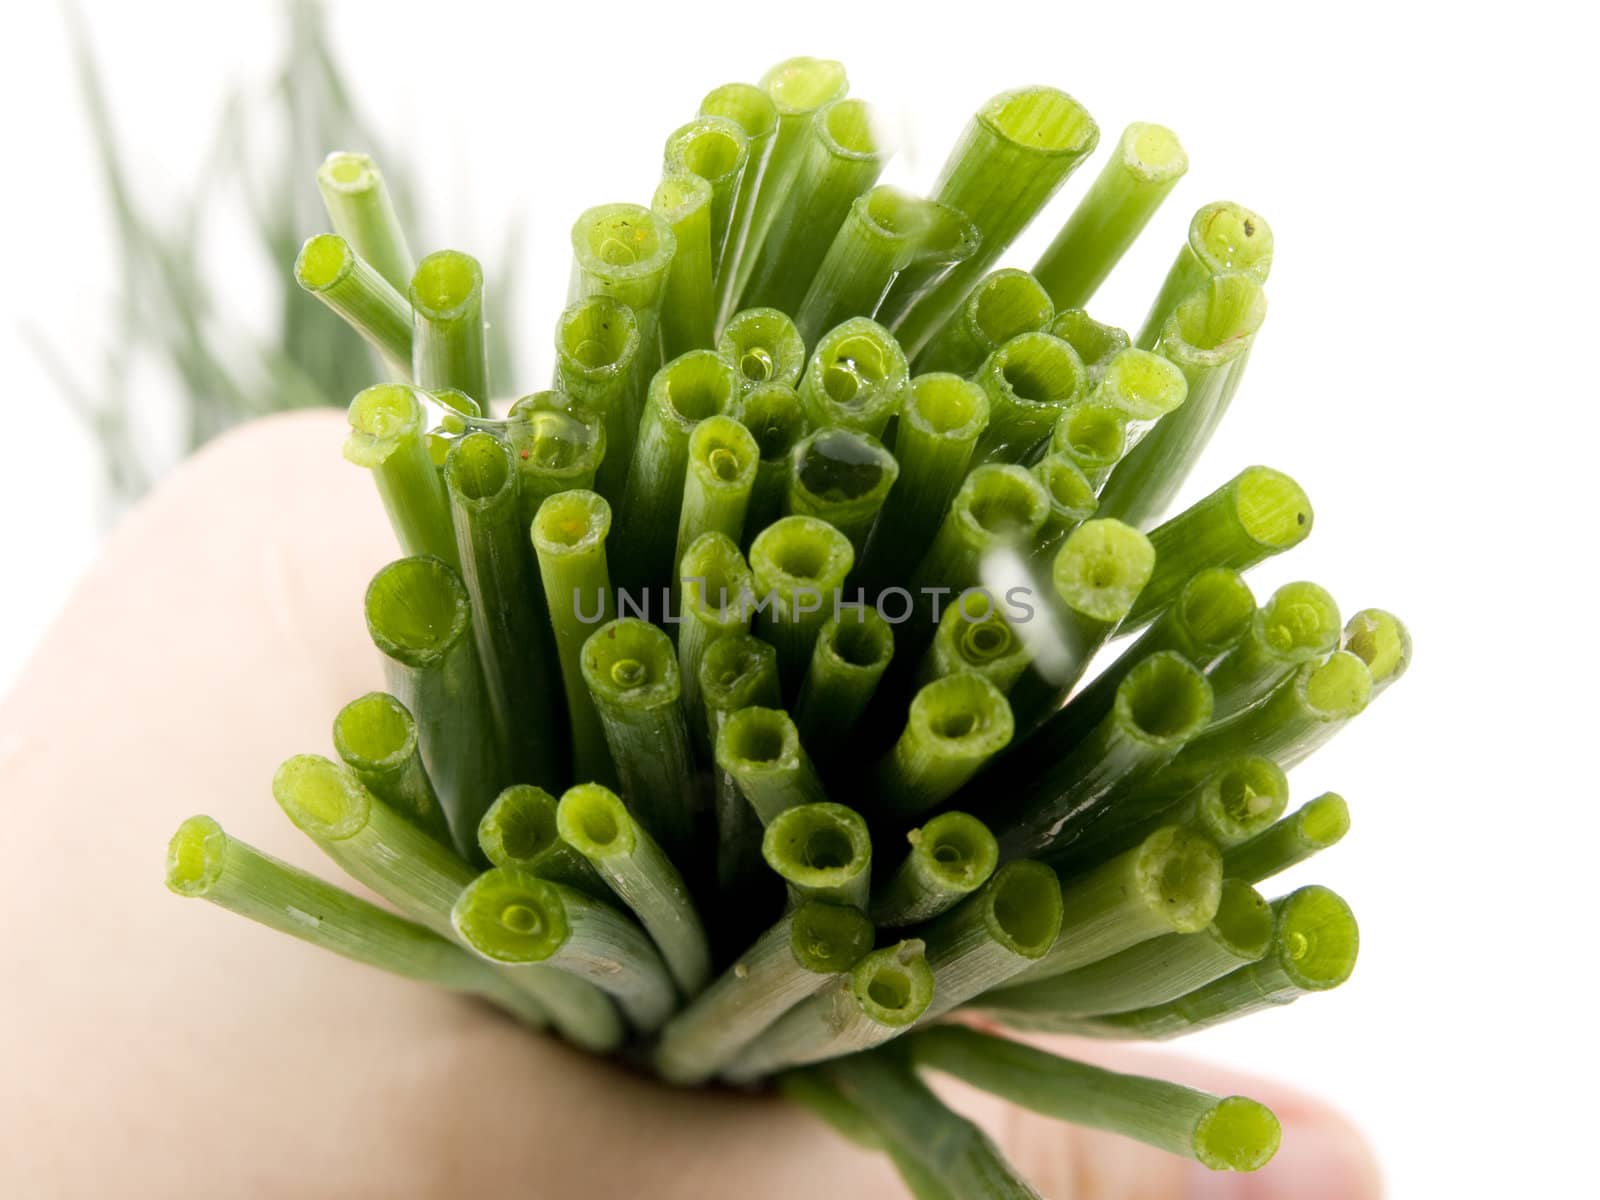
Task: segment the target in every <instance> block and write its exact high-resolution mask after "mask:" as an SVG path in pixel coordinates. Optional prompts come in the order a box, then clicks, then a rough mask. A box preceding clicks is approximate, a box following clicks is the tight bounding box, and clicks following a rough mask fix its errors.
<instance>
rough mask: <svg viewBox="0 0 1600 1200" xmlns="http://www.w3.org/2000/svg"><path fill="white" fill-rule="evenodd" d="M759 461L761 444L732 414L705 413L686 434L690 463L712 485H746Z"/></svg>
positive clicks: (754, 472) (719, 486) (749, 482)
mask: <svg viewBox="0 0 1600 1200" xmlns="http://www.w3.org/2000/svg"><path fill="white" fill-rule="evenodd" d="M760 463H761V447H760V446H758V445H756V439H755V437H754V435H753V434H751V432H750V431H749V430H748V429H746V428H745V427H744V426H743V425H741V424H740V423H739V422H738V421H735V420H734V419H733V418H732V417H725V416H722V415H721V414H718V415H716V416H713V417H707V418H706V419H705V420H703V421H701V422H700V423H699V424H698V425H696V426H695V430H694V432H693V433H692V434H690V435H689V464H690V469H691V470H693V471H694V472H695V474H696V475H698V476H699V477H700V478H701V479H702V480H703V481H704V482H705V483H706V484H707V485H709V486H711V487H713V488H748V487H749V486H750V484H751V483H752V482H753V481H754V479H755V477H756V467H757V466H759V465H760Z"/></svg>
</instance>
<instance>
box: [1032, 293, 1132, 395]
mask: <svg viewBox="0 0 1600 1200" xmlns="http://www.w3.org/2000/svg"><path fill="white" fill-rule="evenodd" d="M1045 332H1046V333H1053V334H1055V335H1056V337H1058V338H1060V339H1061V340H1062V341H1064V342H1066V343H1067V345H1069V346H1071V347H1072V348H1073V349H1074V350H1076V351H1077V352H1078V357H1079V358H1081V359H1082V360H1083V365H1084V368H1085V369H1086V370H1087V371H1088V372H1089V382H1090V383H1099V382H1100V378H1101V376H1103V375H1104V374H1105V373H1106V368H1107V367H1109V366H1110V365H1111V360H1112V359H1114V358H1115V357H1116V356H1117V355H1118V354H1121V353H1122V352H1123V351H1124V350H1126V349H1127V348H1128V347H1129V346H1130V345H1132V344H1133V343H1132V339H1131V338H1129V337H1128V334H1127V331H1126V330H1122V329H1118V328H1117V327H1116V326H1115V325H1102V324H1101V323H1100V322H1099V321H1096V320H1095V319H1094V318H1093V317H1091V316H1090V315H1089V314H1088V313H1086V312H1084V310H1083V309H1081V308H1064V309H1060V310H1059V311H1057V313H1056V319H1055V320H1054V321H1051V322H1050V327H1049V328H1048V329H1046V330H1045Z"/></svg>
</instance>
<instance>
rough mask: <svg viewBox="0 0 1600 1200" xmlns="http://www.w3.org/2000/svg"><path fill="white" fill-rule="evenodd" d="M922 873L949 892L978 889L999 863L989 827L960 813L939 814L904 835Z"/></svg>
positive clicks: (998, 856) (997, 844)
mask: <svg viewBox="0 0 1600 1200" xmlns="http://www.w3.org/2000/svg"><path fill="white" fill-rule="evenodd" d="M906 836H907V838H909V839H910V841H911V853H912V854H914V855H916V856H917V858H919V859H920V860H921V861H922V864H923V869H924V870H926V871H928V872H929V873H931V874H932V875H934V876H935V877H936V878H938V879H939V880H940V882H941V883H943V884H944V886H945V887H947V888H949V889H950V890H952V891H962V892H970V891H974V890H976V889H977V888H979V887H981V886H982V885H983V883H984V881H985V880H987V879H988V878H989V876H991V875H993V874H994V870H995V867H997V866H998V865H999V863H1000V846H999V843H998V842H996V841H995V837H994V834H992V833H990V832H989V827H988V826H986V825H985V824H984V823H983V822H982V821H980V820H978V818H977V817H974V816H969V815H968V814H967V813H962V812H947V813H941V814H940V815H939V816H937V817H934V818H933V820H931V821H929V822H928V823H927V824H925V825H923V826H922V828H920V829H913V830H912V831H911V832H910V833H909V834H907V835H906Z"/></svg>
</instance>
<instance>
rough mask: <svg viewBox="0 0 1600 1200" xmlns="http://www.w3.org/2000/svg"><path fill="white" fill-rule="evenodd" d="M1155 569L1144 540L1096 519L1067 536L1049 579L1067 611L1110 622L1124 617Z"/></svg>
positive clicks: (1118, 525) (1114, 522)
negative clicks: (1067, 608)
mask: <svg viewBox="0 0 1600 1200" xmlns="http://www.w3.org/2000/svg"><path fill="white" fill-rule="evenodd" d="M1155 565H1156V552H1155V550H1154V548H1152V547H1151V545H1150V539H1149V538H1147V537H1145V536H1144V534H1142V533H1140V532H1139V531H1138V530H1137V529H1135V528H1133V527H1132V526H1131V525H1125V524H1123V523H1122V522H1121V521H1117V520H1114V519H1111V518H1097V519H1095V520H1091V521H1085V522H1084V523H1083V524H1082V525H1079V526H1078V527H1077V528H1076V529H1074V530H1073V531H1072V532H1071V533H1070V534H1068V535H1067V540H1066V541H1065V542H1063V543H1062V545H1061V549H1060V550H1059V551H1057V553H1056V559H1055V563H1054V565H1053V566H1052V568H1051V579H1052V581H1053V582H1054V584H1055V589H1056V594H1057V595H1058V596H1060V597H1061V600H1062V601H1063V603H1065V604H1066V605H1067V607H1069V608H1070V609H1072V610H1073V611H1074V612H1076V613H1080V614H1082V615H1083V616H1086V617H1089V618H1091V619H1093V620H1096V621H1101V622H1105V623H1107V624H1110V623H1115V622H1117V621H1120V620H1122V618H1123V617H1125V616H1127V615H1128V610H1129V609H1130V608H1132V607H1133V602H1134V600H1136V599H1137V598H1138V596H1139V592H1140V591H1141V590H1142V589H1143V588H1144V585H1145V584H1146V583H1147V582H1149V579H1150V572H1151V571H1152V570H1154V569H1155Z"/></svg>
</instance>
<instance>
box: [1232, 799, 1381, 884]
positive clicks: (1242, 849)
mask: <svg viewBox="0 0 1600 1200" xmlns="http://www.w3.org/2000/svg"><path fill="white" fill-rule="evenodd" d="M1349 832H1350V809H1349V807H1348V806H1347V805H1346V804H1345V801H1344V797H1343V796H1340V795H1339V794H1338V793H1336V792H1325V793H1323V794H1322V795H1320V796H1318V797H1317V798H1316V799H1315V800H1308V801H1307V802H1306V803H1305V804H1303V805H1301V806H1300V807H1299V808H1298V809H1296V810H1295V811H1294V812H1292V813H1290V814H1289V815H1288V816H1287V817H1284V818H1283V819H1282V820H1280V821H1278V822H1276V823H1275V824H1273V825H1271V826H1270V827H1268V828H1266V829H1263V830H1262V831H1261V832H1260V833H1258V834H1256V835H1255V836H1254V837H1252V838H1250V839H1249V840H1248V841H1244V842H1240V843H1239V844H1238V845H1236V846H1232V847H1230V848H1228V849H1226V850H1224V851H1223V852H1222V866H1223V869H1224V870H1225V871H1226V872H1227V873H1228V876H1229V877H1230V878H1233V879H1242V880H1244V881H1245V882H1247V883H1260V882H1261V881H1262V880H1263V879H1271V878H1272V877H1273V876H1274V875H1277V874H1280V873H1281V872H1283V871H1287V870H1288V869H1289V868H1290V867H1293V866H1296V865H1298V864H1299V863H1303V862H1305V860H1306V859H1308V858H1310V857H1311V856H1312V855H1313V854H1315V853H1317V852H1318V851H1319V850H1326V849H1327V848H1328V847H1329V846H1331V845H1333V844H1334V843H1335V842H1337V841H1339V840H1340V839H1341V838H1342V837H1344V835H1345V834H1347V833H1349Z"/></svg>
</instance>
